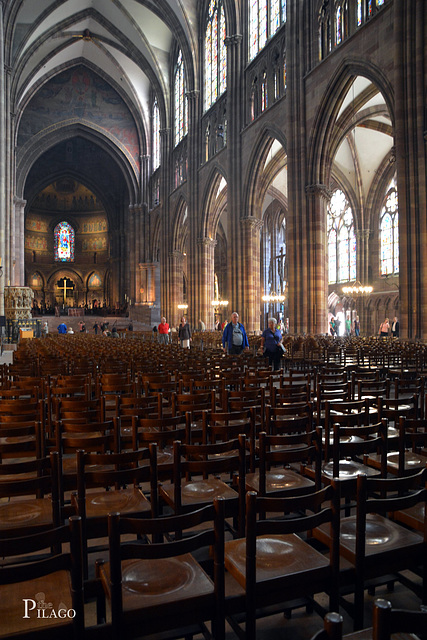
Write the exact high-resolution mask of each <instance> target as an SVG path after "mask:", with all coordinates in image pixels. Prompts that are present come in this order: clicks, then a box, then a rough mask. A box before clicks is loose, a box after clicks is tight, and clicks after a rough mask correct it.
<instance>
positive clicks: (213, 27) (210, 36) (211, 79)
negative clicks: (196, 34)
mask: <svg viewBox="0 0 427 640" xmlns="http://www.w3.org/2000/svg"><path fill="white" fill-rule="evenodd" d="M226 31H227V30H226V22H225V13H224V7H223V3H222V0H211V2H210V5H209V12H208V22H207V25H206V30H205V63H204V65H205V66H204V88H205V94H204V105H205V110H206V109H209V107H210V106H211V105H212V104H213V103H214V102H215V101H216V100H217V99H218V96H220V95H221V94H222V93H224V91H225V90H226V88H227V47H226V44H225V38H226Z"/></svg>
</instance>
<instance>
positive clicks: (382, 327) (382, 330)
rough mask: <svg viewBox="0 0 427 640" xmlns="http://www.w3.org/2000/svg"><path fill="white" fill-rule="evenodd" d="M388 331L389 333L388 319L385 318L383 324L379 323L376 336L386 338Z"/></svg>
mask: <svg viewBox="0 0 427 640" xmlns="http://www.w3.org/2000/svg"><path fill="white" fill-rule="evenodd" d="M389 331H390V323H389V320H388V318H386V319H385V320H384V322H381V324H380V328H379V331H378V335H379V336H380V338H387V336H388V332H389Z"/></svg>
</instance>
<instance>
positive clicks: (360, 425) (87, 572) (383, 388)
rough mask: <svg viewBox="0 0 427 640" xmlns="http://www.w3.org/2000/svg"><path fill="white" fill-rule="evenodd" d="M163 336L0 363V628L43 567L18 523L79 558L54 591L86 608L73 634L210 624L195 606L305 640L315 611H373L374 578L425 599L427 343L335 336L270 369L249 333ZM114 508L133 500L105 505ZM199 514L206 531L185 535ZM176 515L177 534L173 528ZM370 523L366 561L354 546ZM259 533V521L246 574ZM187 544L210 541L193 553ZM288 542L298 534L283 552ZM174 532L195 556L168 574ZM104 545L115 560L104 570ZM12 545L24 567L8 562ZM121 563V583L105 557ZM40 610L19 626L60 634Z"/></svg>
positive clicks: (61, 344)
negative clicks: (238, 347) (244, 337)
mask: <svg viewBox="0 0 427 640" xmlns="http://www.w3.org/2000/svg"><path fill="white" fill-rule="evenodd" d="M144 338H145V339H144ZM151 338H152V336H148V335H147V336H144V334H143V333H140V332H133V335H132V337H131V338H130V337H129V336H127V337H126V339H122V340H110V339H108V338H104V337H101V336H91V335H74V336H65V337H63V336H56V335H51V336H49V337H48V338H46V339H43V340H28V341H25V340H24V341H22V343H21V344H20V346H19V348H18V350H17V352H16V353H15V354H14V362H13V363H12V364H11V365H3V366H2V370H1V387H0V398H1V401H0V429H1V431H2V437H1V440H0V453H1V465H0V474H1V481H0V492H1V503H0V529H1V534H0V549H1V555H2V558H3V560H2V569H1V572H0V575H3V576H4V577H3V579H2V584H1V587H0V589H1V592H2V597H1V599H0V602H1V607H2V611H1V616H2V620H6V621H7V622H6V626H3V627H2V632H1V633H3V636H4V637H10V635H11V633H12V630H13V629H14V628H15V625H17V628H16V630H17V631H18V630H19V629H18V628H19V627H20V626H21V629H20V632H21V633H22V625H23V624H26V623H27V619H23V618H22V614H21V615H20V614H19V612H20V608H21V609H22V611H23V604H22V602H21V600H20V601H19V602H18V603H16V606H15V605H14V604H13V597H14V594H16V593H19V591H18V590H17V589H18V587H17V584H16V580H17V579H18V580H22V579H23V578H25V579H28V578H29V576H30V575H31V574H30V569H29V567H28V565H24V567H25V568H24V569H22V560H23V555H24V548H26V547H24V544H26V543H27V541H24V538H23V537H22V536H26V535H29V534H33V535H34V534H35V533H36V532H38V533H41V534H42V535H41V536H40V535H39V536H35V537H34V538H33V544H34V546H35V548H36V547H37V545H38V546H39V547H40V548H39V549H38V551H37V553H38V554H39V553H40V551H42V550H43V551H44V557H45V559H46V562H47V566H46V567H45V569H46V571H47V574H49V575H50V574H51V571H52V564H53V565H54V569H55V570H56V569H57V568H58V566H59V564H58V563H59V559H58V558H59V557H60V558H61V561H60V562H61V566H63V568H64V571H70V572H71V574H72V576H73V585H74V594H68V596H65V595H64V594H63V593H62V592H61V593H60V584H62V583H60V582H59V581H58V580H57V579H56V578H54V579H53V584H54V586H55V589H56V590H57V591H58V597H59V601H54V600H52V602H58V607H59V606H60V604H59V603H61V602H63V603H64V604H65V605H66V606H67V607H69V608H68V609H67V610H68V611H69V610H70V609H71V608H75V610H76V612H77V615H76V617H75V618H74V619H72V620H70V619H68V620H65V623H69V624H65V623H64V626H63V628H62V629H61V634H62V633H63V634H64V635H65V636H67V637H73V634H77V635H76V637H83V633H84V634H85V637H87V638H89V639H90V638H113V637H120V638H123V637H126V636H125V633H127V637H135V638H137V637H148V634H151V633H155V632H156V633H160V634H162V635H161V637H190V634H192V633H194V638H201V637H203V636H202V635H200V632H199V630H198V629H197V628H196V627H195V626H194V625H195V624H196V622H197V623H199V622H205V623H207V627H206V628H207V629H208V630H212V628H213V630H214V637H215V638H221V637H226V638H227V639H228V638H233V637H247V638H255V637H256V638H261V639H263V638H280V637H284V635H285V634H286V637H291V638H295V639H296V640H299V638H301V639H306V638H307V639H309V638H311V637H312V636H313V635H314V633H316V632H317V631H319V630H320V629H321V628H322V626H323V623H322V617H321V616H319V612H320V613H323V614H324V613H325V612H326V611H328V610H336V608H337V607H339V610H340V612H341V614H342V615H343V618H344V633H350V632H351V631H352V630H353V627H354V628H356V629H361V628H368V627H369V626H370V625H371V622H372V606H373V600H374V595H373V592H374V585H375V595H376V596H381V597H385V598H387V599H389V600H391V601H392V603H393V605H394V606H398V607H402V608H405V609H406V608H407V609H417V608H419V606H420V604H421V603H422V602H423V601H424V603H425V597H426V590H425V587H424V586H423V580H422V571H421V573H420V570H422V568H423V558H425V551H426V540H425V532H426V523H425V500H426V492H425V477H426V472H425V461H426V459H425V449H426V446H425V439H426V438H427V435H426V430H425V418H424V415H425V397H424V377H425V372H426V365H425V356H424V349H423V346H422V345H418V346H417V345H415V346H414V345H409V344H408V345H405V343H403V341H402V343H401V344H400V345H399V346H398V347H397V346H396V345H395V344H394V343H393V341H391V340H390V341H389V342H382V341H381V342H380V341H378V340H376V341H374V340H370V341H369V340H360V341H356V340H347V341H342V342H337V341H333V340H325V343H324V344H323V347H322V349H320V348H319V349H318V350H317V351H316V354H315V355H314V353H313V352H312V351H306V352H305V351H304V349H300V350H297V349H294V350H293V352H292V348H289V351H288V354H287V357H286V358H284V359H283V369H282V370H280V371H279V372H272V371H271V370H270V369H268V368H267V367H266V364H265V360H264V359H262V358H261V357H260V356H259V355H257V349H256V345H254V350H253V351H252V352H250V353H248V354H247V355H244V356H239V357H230V356H224V355H223V354H222V353H221V352H219V350H218V349H217V348H215V346H211V347H209V346H207V345H205V346H204V348H203V350H202V349H201V348H199V347H197V346H195V348H193V349H192V350H191V351H188V352H187V351H186V350H182V349H179V347H178V345H175V344H172V345H170V346H167V347H165V346H161V345H158V344H157V343H155V342H153V341H152V339H151ZM319 342H320V340H319ZM338 345H340V346H338ZM300 346H302V345H300ZM409 349H412V352H411V355H409ZM178 442H179V443H180V444H178ZM83 450H84V453H83ZM362 469H363V475H361V476H359V478H358V479H356V474H357V473H360V471H361V470H362ZM331 470H332V471H331ZM356 484H357V486H356ZM106 488H108V490H107V491H106ZM389 492H390V493H389ZM218 497H219V499H217V500H216V501H215V507H214V506H212V500H213V498H218ZM388 500H390V502H388ZM418 506H419V507H420V508H418ZM320 507H321V508H320ZM195 510H197V512H198V515H194V513H195ZM277 510H279V512H278V515H279V517H278V518H277V515H276V517H273V512H277ZM370 510H372V511H376V510H379V512H380V513H379V514H376V515H374V516H372V515H368V514H367V513H366V511H368V512H369V513H371V511H370ZM113 511H117V512H120V514H121V515H120V516H112V515H110V516H108V513H112V512H113ZM283 514H287V515H286V516H285V517H284V515H283ZM402 514H403V515H402ZM170 518H172V520H171V519H170ZM173 518H177V520H173ZM205 520H206V524H203V522H204V521H205ZM68 522H71V523H72V527H73V530H72V532H71V533H70V532H69V525H68ZM363 522H365V525H366V526H363V527H362V526H360V525H361V523H363ZM156 523H157V524H156ZM355 523H356V525H358V526H356V529H354V526H355ZM53 525H55V527H56V529H57V534H56V535H57V538H56V539H55V538H54V539H53V540H50V538H49V534H48V531H49V530H50V529H51V528H52V526H53ZM187 526H190V527H191V529H193V535H191V536H188V535H185V534H184V535H183V536H181V534H180V532H181V531H183V530H184V529H185V528H186V527H187ZM108 527H109V536H108V535H107V534H108ZM167 527H171V528H170V529H169V531H171V532H172V535H171V536H168V537H165V538H163V540H164V542H163V543H160V541H159V536H160V534H161V533H163V528H164V529H167ZM194 527H196V530H197V532H198V534H199V535H196V536H195V535H194ZM304 527H306V528H305V529H304ZM293 529H295V530H296V532H297V535H296V536H295V534H293V533H291V531H292V530H293ZM201 530H203V534H201V533H200V531H201ZM137 531H138V532H139V541H138V543H137V544H136V545H135V544H130V540H131V539H133V538H134V535H135V533H136V532H137ZM305 531H308V535H305V534H304V532H305ZM365 534H366V536H367V537H368V542H367V552H366V553H367V556H366V557H367V560H366V562H365V560H364V558H365V554H364V553H362V557H360V548H359V551H357V548H358V545H359V547H360V540H361V539H362V540H363V536H364V535H365ZM371 535H372V537H371V538H370V536H371ZM401 535H403V538H400V536H401ZM70 536H71V538H70ZM122 536H125V538H124V539H122ZM254 536H264V537H261V538H259V541H260V542H258V543H257V546H256V549H257V554H256V556H257V557H256V563H257V571H256V573H255V576H254V577H253V582H252V578H251V577H250V576H251V575H252V574H251V573H250V572H251V570H252V569H251V567H253V564H252V563H253V562H254V561H255V558H253V557H251V555H250V553H249V548H252V547H250V543H251V541H252V543H253V541H254ZM360 536H362V537H360ZM16 537H18V538H19V540H18V541H17V544H18V545H19V546H18V549H17V548H16V544H15V540H14V538H16ZM40 537H41V538H42V540H39V541H38V542H37V541H36V538H40ZM245 538H246V541H247V546H246V549H247V552H245V551H244V549H245V544H244V539H245ZM60 539H63V540H64V544H63V546H62V550H61V551H62V553H61V555H60V556H58V555H57V554H58V552H59V549H58V548H57V544H54V543H59V542H60ZM67 540H72V544H73V547H72V549H73V552H72V556H71V557H69V556H67V553H66V551H67V549H68V546H67V545H68V542H67ZM119 541H121V542H122V544H121V545H120V546H119V545H118V542H119ZM222 541H224V542H225V544H224V545H223V544H222ZM36 542H37V544H36ZM128 543H129V544H128ZM51 544H52V549H50V545H51ZM193 544H194V545H195V546H197V545H199V544H201V545H202V547H203V548H204V549H202V550H199V551H197V552H194V553H191V551H192V545H193ZM242 544H243V547H242ZM291 544H292V545H294V544H295V545H296V547H295V549H297V550H298V552H296V551H291V552H289V548H290V547H289V545H291ZM43 545H44V546H43ZM46 545H48V546H49V548H48V549H47V551H46V549H45V547H46ZM156 545H158V546H156ZM355 545H356V546H355ZM363 547H364V545H363ZM30 549H31V547H30V546H29V547H28V553H30ZM209 549H210V550H211V551H210V553H207V550H208V551H209ZM79 550H80V551H79ZM177 551H178V552H179V555H180V556H181V560H180V561H179V562H181V561H182V553H184V552H185V554H188V553H190V557H189V558H188V560H187V562H186V563H185V564H184V566H185V567H186V568H185V569H183V568H182V565H180V567H181V568H180V570H179V572H178V574H177V575H175V574H174V573H173V568H174V567H175V566H176V563H177V562H178V560H177V558H176V556H175V553H176V552H177ZM13 553H14V554H15V556H18V558H16V557H15V558H14V557H13V555H12V554H13ZM169 553H171V554H172V556H171V557H169V556H167V557H164V558H162V560H161V561H160V559H159V556H160V555H163V554H165V556H166V555H167V554H169ZM9 554H11V559H10V560H9V559H7V556H9ZM52 554H56V555H55V556H54V558H55V559H54V560H53V562H51V555H52ZM212 554H213V555H212ZM369 556H370V557H369ZM76 557H78V558H81V563H80V562H76ZM28 559H29V557H27V558H25V560H28ZM97 559H102V560H103V561H104V562H103V563H98V565H97V569H95V560H97ZM307 559H308V564H307V563H306V564H305V563H304V560H307ZM221 560H222V562H221ZM9 562H12V563H13V564H12V570H11V571H10V570H4V569H5V567H4V565H5V564H8V563H9ZM67 562H68V564H67ZM120 565H122V571H121V579H122V581H123V582H122V586H123V590H122V589H120V588H119V589H118V591H117V585H116V584H115V582H114V576H116V577H117V575H118V574H117V573H114V575H113V571H112V569H113V567H115V570H117V569H118V568H119V567H120ZM224 566H225V571H224ZM19 567H21V568H19ZM144 567H145V568H144ZM147 567H148V568H149V569H148V573H147ZM150 567H151V569H150ZM160 567H165V568H166V569H165V570H164V571H162V570H160ZM200 567H203V569H204V570H205V571H206V573H203V574H201V573H200ZM118 570H119V574H120V568H119V569H118ZM41 571H42V570H41V568H40V566H39V568H38V569H36V572H41ZM245 571H246V572H247V571H249V574H247V577H246V582H245V581H244V579H243V578H242V576H243V575H244V573H245ZM22 574H24V575H22ZM183 576H184V577H183ZM34 579H36V578H35V576H34ZM37 579H38V580H39V582H38V585H39V587H38V589H37V590H36V591H34V589H35V586H34V585H31V584H27V585H24V591H23V592H22V591H21V592H20V593H21V594H22V593H24V594H26V595H23V596H22V597H23V598H26V599H27V600H29V601H30V600H31V603H29V605H28V606H29V607H30V606H31V605H32V602H33V601H34V602H36V598H35V596H36V594H40V593H43V594H44V595H43V598H44V599H45V601H46V602H47V601H48V600H47V598H48V597H49V596H47V595H46V594H47V591H44V589H47V585H48V584H49V583H51V577H50V578H49V580H48V579H47V578H45V577H44V576H43V577H39V578H37ZM141 580H142V582H141ZM199 580H201V582H200V581H199ZM176 581H177V582H176ZM222 581H224V582H222ZM41 584H42V585H44V587H43V589H42V588H41V586H40V585H41ZM118 584H119V585H120V580H119V582H118ZM201 584H202V585H203V588H202V587H201V586H200V585H201ZM222 584H224V585H225V586H224V588H223V587H222V586H221V585H222ZM245 584H246V588H245ZM392 585H393V587H394V590H391V587H392ZM410 587H411V588H410ZM39 589H40V590H39ZM412 589H414V591H413V590H412ZM15 590H16V591H15ZM3 593H4V594H7V596H3ZM118 593H123V602H124V603H125V609H124V610H122V608H121V602H120V596H119V597H118V599H117V594H118ZM33 594H34V595H33ZM129 598H130V599H129ZM254 598H255V600H253V599H254ZM39 601H40V600H39ZM49 601H50V600H49ZM147 601H148V602H149V604H148V607H147ZM83 602H84V604H83ZM153 603H154V604H153ZM251 603H255V606H253V605H251ZM267 605H268V606H267ZM104 607H105V611H104ZM294 607H295V608H294ZM53 609H55V605H54V607H53ZM313 609H314V610H313ZM322 609H323V611H322ZM31 611H32V610H31ZM31 611H29V612H28V614H29V615H30V618H29V620H28V621H29V623H31V624H32V625H33V628H32V630H31V632H30V633H29V635H26V636H25V637H30V638H34V639H35V638H37V637H43V638H48V637H51V636H50V635H49V633H50V634H52V637H58V629H57V628H55V627H54V626H53V627H52V629H51V631H48V630H47V629H45V628H44V627H43V629H41V627H40V625H41V624H43V625H44V622H45V620H44V619H42V618H40V617H34V618H32V614H31ZM36 611H38V608H37V609H36ZM83 611H84V616H83ZM277 611H279V612H280V613H277ZM104 613H106V618H104ZM255 613H256V616H254V615H253V614H255ZM272 613H273V615H266V614H272ZM284 613H285V615H284ZM261 616H263V617H261ZM255 618H256V619H255ZM73 621H74V623H75V625H74V627H75V628H73V624H72V622H73ZM224 621H226V623H225V626H224ZM49 622H52V619H49ZM53 622H57V621H55V620H53ZM61 622H62V620H61ZM182 625H186V626H187V628H186V629H185V630H182V628H181V627H182ZM211 625H213V627H212V626H211ZM254 625H255V626H254ZM83 626H84V628H85V631H83ZM255 629H256V630H255ZM25 633H27V631H26V632H25ZM67 634H68V635H67ZM0 637H1V636H0ZM17 637H19V635H18V636H17ZM22 637H24V636H22ZM364 637H365V636H364ZM366 637H367V638H370V637H372V633H371V632H367V635H366Z"/></svg>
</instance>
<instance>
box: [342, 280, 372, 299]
mask: <svg viewBox="0 0 427 640" xmlns="http://www.w3.org/2000/svg"><path fill="white" fill-rule="evenodd" d="M373 290H374V287H371V286H370V285H363V284H361V283H360V282H359V281H358V280H356V282H355V283H354V284H352V285H350V286H349V287H343V288H342V292H343V293H344V294H345V295H347V296H363V295H368V294H370V293H372V291H373Z"/></svg>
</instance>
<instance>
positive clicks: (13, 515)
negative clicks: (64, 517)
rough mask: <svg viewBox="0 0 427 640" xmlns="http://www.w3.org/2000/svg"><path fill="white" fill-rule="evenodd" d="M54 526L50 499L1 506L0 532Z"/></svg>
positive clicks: (14, 501) (12, 502)
mask: <svg viewBox="0 0 427 640" xmlns="http://www.w3.org/2000/svg"><path fill="white" fill-rule="evenodd" d="M52 524H53V518H52V502H51V501H50V499H48V498H40V499H32V500H12V501H11V502H8V503H6V504H0V531H5V530H7V529H16V528H19V527H34V526H37V527H39V526H43V525H52ZM27 597H28V598H30V597H32V596H27Z"/></svg>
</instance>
